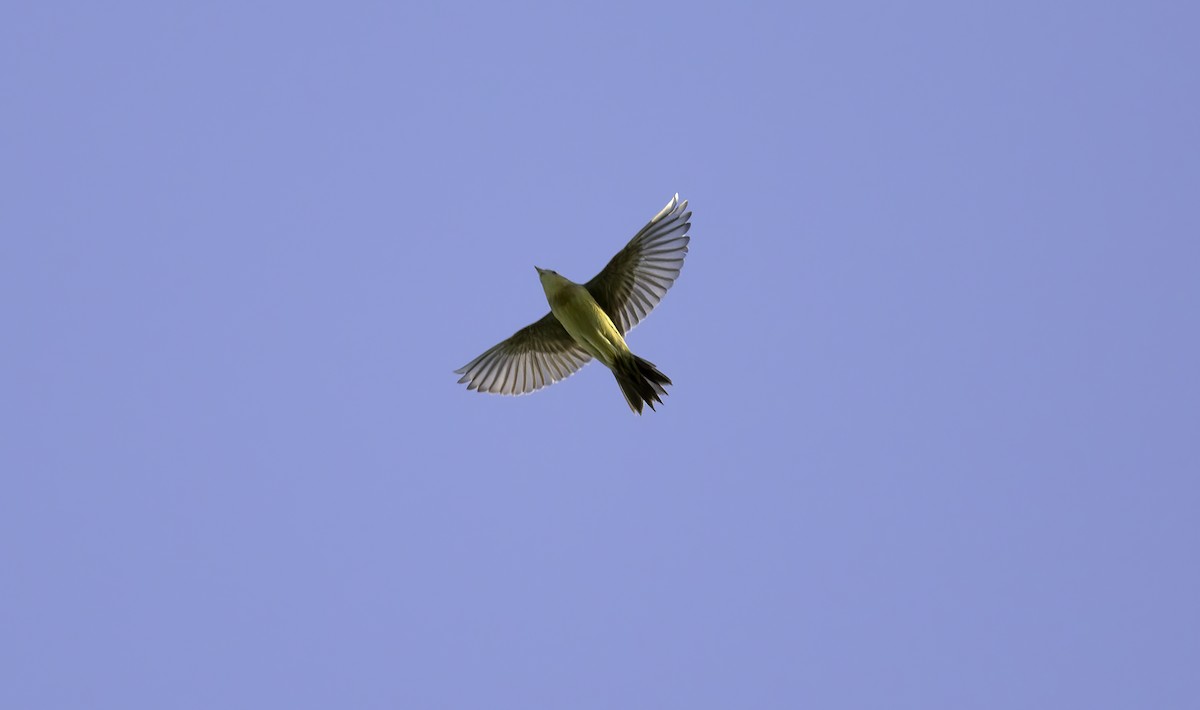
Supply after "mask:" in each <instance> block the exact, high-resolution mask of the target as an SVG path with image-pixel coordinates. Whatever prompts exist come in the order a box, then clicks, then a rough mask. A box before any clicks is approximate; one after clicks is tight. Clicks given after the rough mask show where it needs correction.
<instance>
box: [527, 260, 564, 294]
mask: <svg viewBox="0 0 1200 710" xmlns="http://www.w3.org/2000/svg"><path fill="white" fill-rule="evenodd" d="M533 268H535V269H537V272H538V279H539V280H541V282H542V289H543V290H544V291H545V292H546V296H547V297H550V296H553V295H554V294H556V293H558V292H559V291H560V290H562V288H563V287H564V286H567V285H570V283H571V282H570V281H569V280H568V279H567V278H565V277H563V276H559V274H558V272H557V271H551V270H550V269H542V268H539V267H537V266H535V267H533Z"/></svg>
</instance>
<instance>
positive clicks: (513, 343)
mask: <svg viewBox="0 0 1200 710" xmlns="http://www.w3.org/2000/svg"><path fill="white" fill-rule="evenodd" d="M687 206H688V203H687V200H683V201H682V202H681V201H680V200H679V194H678V193H676V194H675V196H674V197H672V198H671V200H670V201H669V202H667V205H666V207H663V208H662V210H661V211H659V213H658V214H656V215H655V216H654V218H653V219H651V220H650V221H649V222H648V223H647V224H646V226H645V227H642V229H641V231H639V232H638V233H637V234H636V235H634V237H633V239H630V240H629V243H628V244H626V245H625V246H624V247H623V248H622V249H621V250H620V251H619V252H617V254H616V256H614V257H613V258H612V259H611V260H610V261H609V262H608V264H607V265H606V266H605V267H604V269H602V270H601V271H600V273H598V274H596V276H595V277H594V278H592V279H591V280H590V281H588V282H587V283H584V284H577V283H575V282H573V281H571V280H570V279H567V278H566V277H564V276H561V275H559V274H558V273H557V272H556V271H553V270H551V269H543V268H540V267H537V266H535V267H534V268H535V269H537V273H538V279H539V280H540V281H541V283H542V290H543V291H545V294H546V300H547V301H548V302H549V304H550V312H549V313H547V314H546V315H544V316H542V317H541V318H540V319H538V320H536V321H534V322H533V323H531V324H529V325H527V326H525V327H524V328H521V329H520V330H518V331H517V332H515V333H513V335H512V336H511V337H509V338H508V339H507V340H504V341H501V342H500V343H498V344H496V345H494V346H492V347H491V348H489V349H488V350H486V351H484V352H483V354H482V355H480V356H479V357H477V358H475V359H474V360H472V361H470V362H469V363H467V364H466V365H463V366H462V367H460V368H459V369H457V370H455V371H454V372H455V374H460V375H462V377H461V378H460V379H459V380H458V382H459V384H466V385H467V389H468V390H475V391H477V392H488V393H492V394H508V395H517V394H528V393H530V392H535V391H537V390H540V389H542V388H543V387H546V386H548V385H551V384H554V383H555V382H558V381H560V380H563V379H566V378H567V377H570V376H571V375H573V374H575V373H576V372H578V371H579V369H580V368H582V367H583V366H584V365H586V364H587V363H588V362H590V361H591V360H592V358H595V359H596V360H599V361H600V362H601V363H603V364H604V366H605V367H607V368H608V369H610V370H612V373H613V375H614V376H615V377H616V380H617V384H618V385H619V386H620V388H621V393H622V394H623V395H624V396H625V401H626V402H627V403H628V404H629V408H630V409H631V410H632V411H633V412H634V413H635V414H641V413H642V407H643V405H649V407H650V409H651V410H654V404H655V403H656V402H657V403H659V404H662V399H661V398H662V397H664V396H666V394H667V390H666V386H667V385H670V384H671V380H670V378H668V377H667V376H666V375H664V374H663V373H662V372H660V371H659V369H658V368H657V367H656V366H655V365H654V363H651V362H649V361H647V360H644V359H642V358H640V357H638V356H637V355H634V354H633V352H632V351H631V350H630V349H629V346H628V345H627V344H626V342H625V334H626V333H628V332H629V331H630V330H632V329H633V327H634V326H635V325H637V324H638V323H639V322H641V321H642V320H644V319H645V318H646V316H648V315H649V314H650V311H652V310H653V309H654V307H655V306H657V305H658V303H659V302H660V301H661V300H662V298H663V296H665V295H666V293H667V290H668V289H670V288H671V286H672V284H674V283H675V279H676V278H678V277H679V270H680V269H681V268H683V260H684V257H686V256H687V252H688V242H689V241H690V240H691V237H690V236H689V235H688V229H689V228H690V227H691V222H690V220H691V217H692V213H691V212H689V211H688V209H687ZM655 411H657V410H655Z"/></svg>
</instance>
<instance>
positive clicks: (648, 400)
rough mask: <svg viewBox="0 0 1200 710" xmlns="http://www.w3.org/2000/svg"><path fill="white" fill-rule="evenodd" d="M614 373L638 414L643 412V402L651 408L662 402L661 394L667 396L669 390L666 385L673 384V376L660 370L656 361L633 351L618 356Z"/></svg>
mask: <svg viewBox="0 0 1200 710" xmlns="http://www.w3.org/2000/svg"><path fill="white" fill-rule="evenodd" d="M613 374H614V375H616V377H617V384H618V385H620V386H621V393H622V394H624V395H625V401H626V402H628V403H629V408H630V409H632V410H633V411H634V412H636V413H638V414H641V413H642V404H643V403H644V404H648V405H650V409H654V403H655V402H658V403H659V404H662V400H661V399H659V395H662V396H664V397H665V396H666V395H667V390H666V389H665V388H664V385H669V384H671V378H669V377H667V376H666V375H664V374H663V373H661V372H659V371H658V368H657V367H655V366H654V363H652V362H647V361H646V360H643V359H641V358H640V357H638V356H637V355H634V354H633V353H626V354H625V355H622V356H619V357H618V358H617V362H616V363H615V364H614V365H613Z"/></svg>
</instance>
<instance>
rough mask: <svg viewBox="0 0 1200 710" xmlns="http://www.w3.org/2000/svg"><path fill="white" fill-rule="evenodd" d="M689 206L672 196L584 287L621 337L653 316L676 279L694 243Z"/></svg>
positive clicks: (677, 196)
mask: <svg viewBox="0 0 1200 710" xmlns="http://www.w3.org/2000/svg"><path fill="white" fill-rule="evenodd" d="M687 204H688V203H687V200H684V201H683V202H680V201H679V195H675V197H673V198H671V201H670V202H668V203H667V206H666V207H664V208H663V209H662V211H661V212H659V213H658V214H657V215H655V216H654V219H652V220H650V222H649V223H648V224H647V225H646V226H645V227H642V230H641V231H640V232H638V233H637V234H636V235H634V237H633V239H630V240H629V243H628V244H626V245H625V248H624V249H622V250H621V251H619V252H617V255H616V256H614V257H613V258H612V260H611V261H609V262H608V265H607V266H605V267H604V270H603V271H601V272H600V273H598V274H596V277H595V278H594V279H592V280H591V281H588V282H587V283H586V284H584V286H585V287H586V288H587V290H588V293H590V294H592V298H594V299H596V303H598V304H599V305H600V307H601V308H603V309H604V312H605V313H607V314H608V317H609V318H612V320H613V323H615V324H616V326H617V328H619V329H620V330H621V333H622V334H624V333H628V332H629V331H630V330H631V329H632V328H633V326H635V325H637V324H638V322H639V321H640V320H642V319H643V318H645V317H646V316H647V315H649V314H650V311H652V310H654V307H655V306H657V305H658V302H659V301H661V300H662V297H663V296H665V295H666V294H667V289H669V288H671V284H673V283H675V279H676V278H678V276H679V270H680V269H681V268H683V258H684V257H685V256H687V251H688V249H687V245H688V242H689V241H690V240H691V237H689V236H688V228H689V227H690V226H691V223H690V222H689V221H688V220H690V219H691V217H692V213H691V212H688V211H687Z"/></svg>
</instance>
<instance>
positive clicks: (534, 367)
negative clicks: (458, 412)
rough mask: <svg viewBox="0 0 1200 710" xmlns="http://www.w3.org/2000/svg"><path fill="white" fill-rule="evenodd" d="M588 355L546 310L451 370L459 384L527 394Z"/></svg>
mask: <svg viewBox="0 0 1200 710" xmlns="http://www.w3.org/2000/svg"><path fill="white" fill-rule="evenodd" d="M591 359H592V356H591V355H589V354H588V353H587V351H586V350H584V349H583V348H581V347H579V345H577V344H576V343H575V341H574V340H573V339H572V338H571V335H570V334H569V333H567V329H566V328H564V327H563V326H562V323H559V322H558V319H557V318H555V317H554V314H553V313H547V314H546V315H545V316H543V317H542V318H541V319H540V320H537V321H535V322H533V323H531V324H529V325H527V326H525V327H524V328H522V329H520V330H518V331H517V332H516V333H513V334H512V337H510V338H509V339H508V340H504V341H502V342H500V343H497V344H496V345H494V346H492V347H491V348H489V349H488V350H487V351H485V352H484V353H483V354H482V355H480V356H479V357H477V358H475V359H474V360H472V361H471V362H468V363H467V364H466V365H463V366H462V367H460V368H458V369H457V370H455V371H454V372H455V374H459V375H462V377H461V378H459V380H458V382H459V384H465V385H466V386H467V389H469V390H476V391H479V392H488V393H490V394H510V395H517V394H529V393H530V392H536V391H537V390H540V389H542V388H543V387H547V386H549V385H552V384H554V383H555V382H558V381H559V380H565V379H566V378H568V377H570V376H571V375H573V374H575V373H576V372H578V371H579V368H581V367H583V366H584V365H586V364H587V363H588V361H589V360H591Z"/></svg>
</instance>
